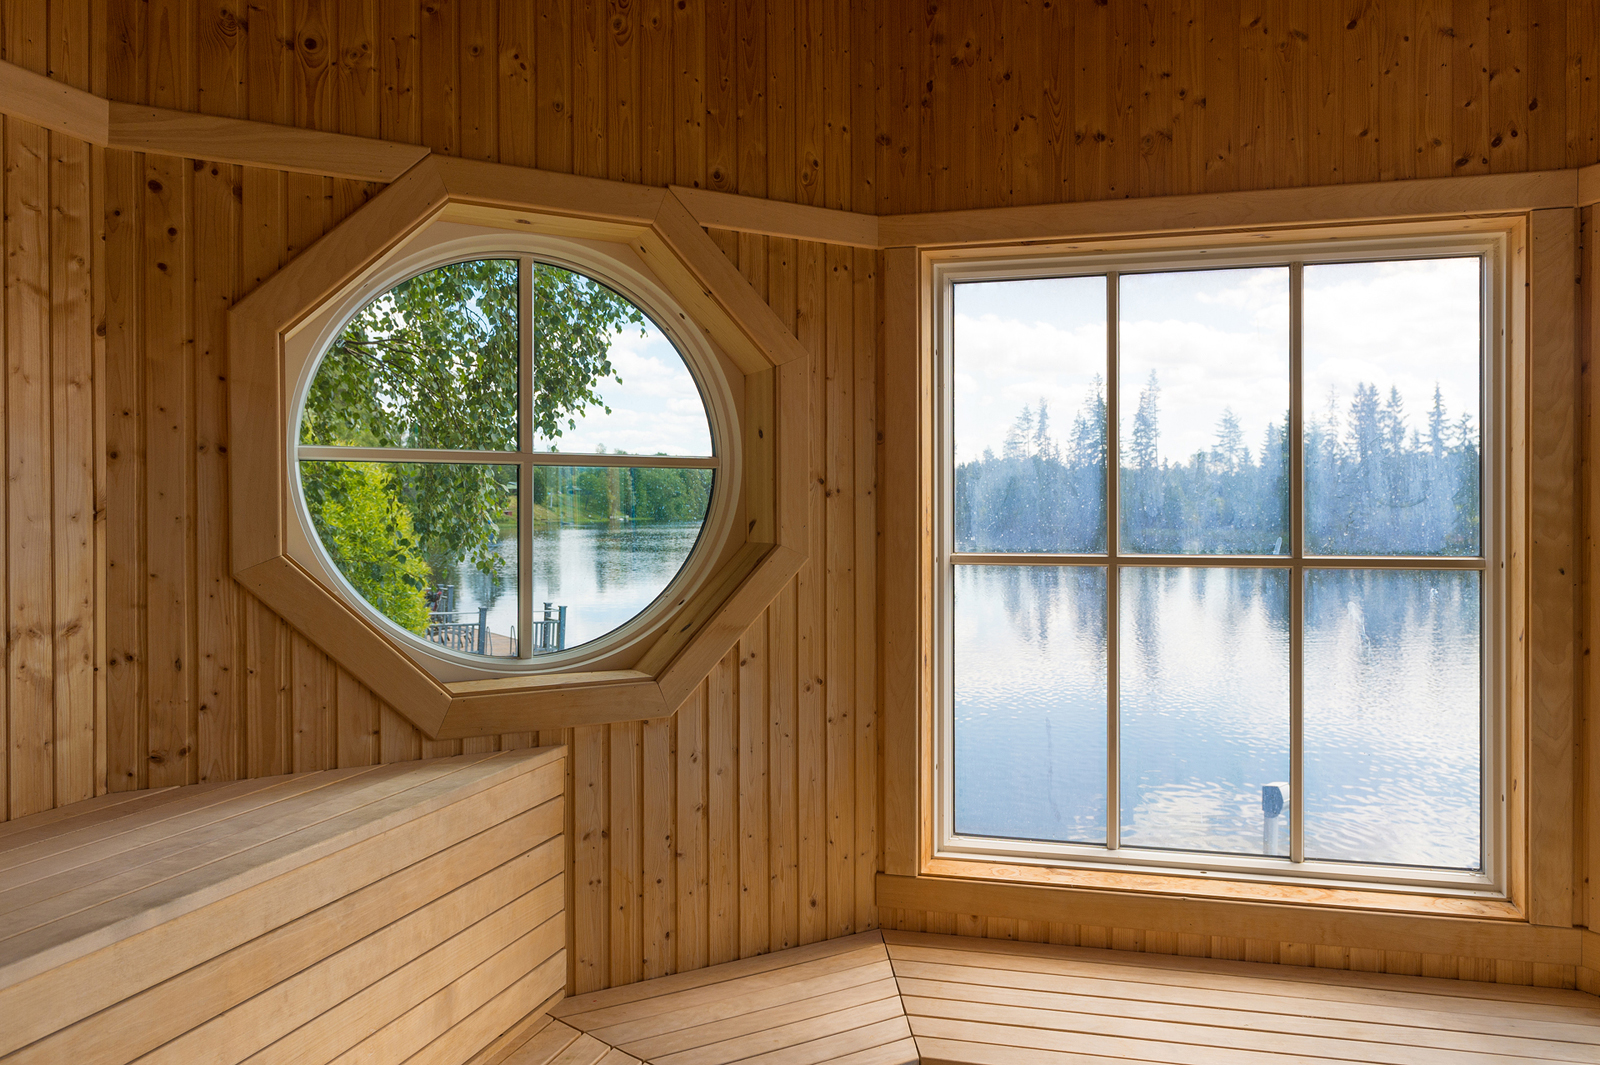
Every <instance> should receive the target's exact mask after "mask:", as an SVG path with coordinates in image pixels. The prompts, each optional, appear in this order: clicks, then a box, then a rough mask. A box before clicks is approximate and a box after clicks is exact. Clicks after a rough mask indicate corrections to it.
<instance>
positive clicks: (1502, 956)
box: [876, 859, 1585, 967]
mask: <svg viewBox="0 0 1600 1065" xmlns="http://www.w3.org/2000/svg"><path fill="white" fill-rule="evenodd" d="M876 888H877V892H876V901H877V905H878V908H879V911H880V913H881V914H882V917H881V920H882V922H883V926H884V927H886V928H907V929H912V930H919V929H922V928H923V927H924V925H927V927H929V928H931V927H932V922H933V921H934V918H935V917H938V916H940V915H942V918H941V924H942V928H943V930H945V931H954V930H956V928H957V927H963V926H962V925H961V924H959V923H958V924H957V925H951V924H950V919H952V918H967V919H969V921H970V919H971V918H979V919H980V923H979V930H977V931H967V932H965V933H964V934H969V935H984V934H988V935H1001V936H1006V935H1011V936H1015V935H1017V934H1018V932H1019V931H1020V930H1016V929H1013V930H1011V931H1010V932H1009V933H1008V932H1007V930H1005V929H1004V928H1001V929H1000V930H998V931H996V930H995V929H994V926H993V924H992V922H993V921H994V920H996V919H998V920H1002V921H1005V920H1010V921H1027V922H1034V923H1036V924H1042V923H1052V924H1054V923H1060V924H1064V925H1075V926H1077V927H1078V929H1079V930H1080V933H1079V934H1080V935H1088V933H1087V932H1086V931H1084V930H1087V929H1099V930H1101V931H1102V932H1104V933H1111V934H1112V938H1111V940H1110V941H1111V942H1113V943H1115V942H1116V941H1117V940H1116V938H1115V935H1114V934H1115V933H1117V932H1122V931H1131V932H1133V933H1135V934H1136V936H1142V935H1143V934H1147V933H1163V934H1166V933H1173V934H1176V935H1178V936H1179V937H1180V938H1179V939H1178V940H1177V941H1176V942H1177V943H1178V944H1179V946H1180V948H1181V947H1182V946H1183V945H1184V944H1185V943H1187V944H1189V945H1191V946H1193V945H1195V944H1196V943H1197V942H1204V943H1206V944H1209V947H1208V948H1207V949H1211V950H1216V949H1218V941H1219V940H1223V941H1226V940H1232V941H1234V945H1233V946H1231V947H1230V946H1227V945H1223V946H1222V948H1221V949H1223V951H1224V952H1225V954H1226V955H1227V956H1232V955H1231V954H1228V952H1230V951H1233V950H1239V949H1242V950H1246V951H1248V950H1249V949H1250V944H1251V943H1259V944H1264V945H1267V946H1269V947H1273V948H1277V947H1281V946H1283V945H1290V946H1297V947H1306V948H1316V949H1317V950H1323V949H1331V950H1335V951H1348V950H1365V951H1375V952H1379V953H1381V954H1385V955H1414V956H1417V957H1414V958H1413V959H1412V962H1410V963H1407V964H1412V963H1415V964H1420V960H1421V956H1427V955H1433V956H1437V957H1440V958H1444V959H1449V958H1474V959H1480V960H1481V959H1493V960H1496V961H1501V962H1528V963H1532V964H1543V965H1553V966H1560V965H1579V964H1582V961H1583V938H1584V934H1585V933H1584V930H1583V929H1581V928H1573V927H1553V926H1548V925H1538V924H1533V923H1531V922H1529V921H1528V919H1527V917H1526V916H1525V915H1524V914H1523V913H1522V911H1520V910H1519V909H1518V908H1517V907H1515V906H1514V905H1512V904H1511V903H1509V902H1507V901H1505V900H1504V899H1469V898H1460V897H1453V896H1439V895H1411V894H1401V893H1399V892H1392V891H1383V890H1366V889H1352V888H1323V887H1314V886H1309V885H1300V884H1291V885H1280V884H1261V883H1247V882H1240V881H1220V880H1215V881H1214V880H1200V879H1197V878H1194V877H1186V876H1165V875H1154V874H1147V873H1128V872H1110V871H1106V870H1079V869H1055V868H1052V869H1043V868H1033V867H1025V866H1016V865H1005V864H1000V863H992V862H983V861H953V860H950V859H935V860H934V861H932V862H929V863H928V864H927V866H926V868H925V869H924V871H923V873H922V874H920V875H917V876H898V875H895V874H892V873H879V874H878V877H877V881H876ZM982 919H987V920H988V921H989V922H990V924H989V925H988V928H987V930H984V928H983V923H982ZM1181 937H1193V938H1189V939H1185V938H1181ZM1131 949H1141V948H1131ZM1180 952H1182V951H1180ZM1318 956H1319V957H1320V956H1321V955H1318ZM1341 967H1342V966H1341Z"/></svg>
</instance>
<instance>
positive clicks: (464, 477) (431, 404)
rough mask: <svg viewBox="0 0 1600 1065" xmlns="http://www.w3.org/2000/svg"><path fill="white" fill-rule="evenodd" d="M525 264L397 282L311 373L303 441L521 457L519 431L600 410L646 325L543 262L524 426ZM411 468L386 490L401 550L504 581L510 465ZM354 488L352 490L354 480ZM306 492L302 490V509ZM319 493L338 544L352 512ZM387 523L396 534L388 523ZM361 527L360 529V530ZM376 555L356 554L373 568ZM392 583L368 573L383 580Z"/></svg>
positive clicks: (614, 297) (467, 266)
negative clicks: (605, 388) (631, 333)
mask: <svg viewBox="0 0 1600 1065" xmlns="http://www.w3.org/2000/svg"><path fill="white" fill-rule="evenodd" d="M518 270H519V263H518V262H517V260H515V259H482V260H475V261H470V262H461V263H452V264H449V265H446V266H441V267H438V268H436V269H433V270H429V271H427V272H426V273H423V274H419V275H418V276H416V277H413V278H410V279H409V280H406V281H402V282H401V283H400V284H398V285H396V286H395V287H394V288H392V289H390V290H389V291H388V292H386V293H384V294H383V295H382V296H379V297H378V298H377V299H374V300H373V301H371V302H370V303H368V304H367V305H366V306H365V307H363V308H361V310H360V311H358V312H357V313H356V314H355V315H354V316H353V317H352V318H351V319H350V322H349V323H348V324H347V325H346V326H345V328H344V329H343V330H342V331H341V332H340V333H339V335H338V337H337V338H336V339H335V340H334V342H333V344H332V345H331V346H330V347H329V349H328V351H327V353H326V354H325V355H324V356H323V359H322V362H321V363H320V364H319V366H318V367H317V372H316V377H315V378H314V379H313V380H312V383H311V388H310V390H309V392H308V393H307V396H306V402H305V409H304V413H303V415H302V417H301V423H300V442H301V443H302V444H311V445H323V446H346V447H391V448H424V449H429V450H475V451H515V450H516V449H517V448H518V446H519V443H520V441H521V439H522V434H523V433H532V434H533V437H534V438H536V439H538V440H540V441H541V442H549V443H550V445H551V446H552V448H553V447H554V445H555V442H556V441H558V440H559V439H560V437H561V435H562V433H563V431H564V430H566V429H570V428H573V427H574V426H575V425H576V424H577V419H578V418H580V417H581V416H582V415H583V414H584V413H585V412H586V411H588V410H589V409H591V408H593V407H597V406H599V407H604V403H603V401H602V399H601V395H600V386H601V384H602V382H604V381H605V380H607V379H608V378H609V379H613V380H615V381H617V383H619V384H620V383H621V378H620V376H618V375H617V373H616V370H615V368H614V367H613V366H612V364H611V359H610V350H611V344H612V342H613V341H614V340H615V339H616V337H617V336H618V335H619V334H620V332H621V330H622V329H623V328H625V327H627V326H629V325H643V324H644V322H645V317H644V314H643V312H641V311H640V310H639V309H638V308H637V307H635V306H634V305H633V304H631V303H629V302H628V301H627V300H626V299H624V298H623V297H622V296H620V295H618V294H617V293H615V292H613V291H612V290H611V289H609V288H606V287H605V286H604V285H601V284H599V283H598V282H596V281H594V280H592V279H590V278H588V277H585V276H583V275H582V274H579V273H576V272H574V271H571V270H566V269H562V268H561V267H556V266H549V265H546V264H542V263H540V264H535V265H534V267H533V271H532V277H531V279H530V280H531V282H532V288H533V293H534V299H533V307H532V308H531V309H530V310H531V314H530V315H529V316H528V318H529V320H530V322H531V326H532V329H533V342H534V344H533V346H534V358H533V367H532V377H533V380H532V382H531V385H532V388H533V403H532V408H533V412H532V424H531V425H528V426H519V424H518V417H519V414H518V406H519V404H518V395H519V390H520V388H521V387H523V382H521V381H520V376H521V374H520V367H519V337H520V330H521V329H522V328H524V322H523V320H522V316H521V314H520V308H519V295H518ZM606 409H607V410H608V412H609V408H606ZM407 470H408V473H407V475H406V476H404V477H403V478H400V479H398V480H391V481H388V482H385V486H386V487H385V491H386V492H388V493H389V498H390V503H391V505H392V506H393V507H398V508H400V509H401V510H403V511H404V512H405V515H406V516H407V519H408V524H407V525H406V526H405V528H406V533H405V535H404V537H403V540H404V542H402V540H396V541H395V543H396V544H397V545H398V546H397V547H396V550H397V551H401V552H405V551H420V552H422V554H423V556H424V557H426V559H427V561H428V562H429V563H431V565H432V568H433V571H434V572H433V574H432V576H433V578H434V579H440V578H441V577H443V576H444V575H445V574H447V573H449V572H450V571H451V570H452V569H453V567H454V566H455V564H456V563H458V562H460V561H462V560H468V561H471V562H472V564H473V565H475V566H476V567H477V568H478V569H479V570H480V571H482V572H483V573H485V574H486V575H488V576H491V577H494V576H497V575H498V574H499V571H500V568H501V565H502V560H501V558H500V556H499V554H498V552H497V551H496V550H495V545H496V544H497V542H498V540H499V524H500V522H501V521H502V519H503V518H504V517H505V512H506V509H507V506H508V502H507V501H508V499H510V500H512V501H513V504H514V498H515V495H514V493H515V490H516V480H515V477H516V475H515V471H514V469H513V468H512V467H508V466H492V465H481V464H477V465H475V464H467V463H462V464H443V463H419V464H414V465H411V466H408V467H407ZM341 483H343V482H341ZM350 485H351V486H352V487H357V482H354V481H352V482H350ZM330 487H331V483H330V484H320V483H319V485H318V486H317V487H316V489H315V490H316V491H318V492H322V493H325V492H326V491H328V490H329V489H330ZM367 489H368V490H371V486H370V485H368V486H367ZM312 491H313V487H312V486H311V485H309V484H308V486H307V497H308V503H310V502H311V498H310V497H311V494H312ZM319 498H321V500H322V503H321V508H322V509H321V510H320V511H319V510H317V508H316V506H315V505H314V506H313V514H314V517H315V516H316V515H317V514H319V513H320V517H315V520H317V521H319V523H320V524H319V525H318V531H319V533H322V534H323V539H324V542H325V543H326V542H328V540H329V537H330V536H331V537H333V538H334V539H335V540H337V539H339V537H340V536H341V535H344V533H343V532H341V530H340V529H339V528H338V527H337V523H338V522H340V521H345V520H357V516H356V515H355V513H354V512H352V511H349V510H348V509H340V508H339V507H338V506H334V507H332V509H329V504H331V503H332V502H333V500H332V499H331V497H327V496H321V497H319ZM702 512H703V511H702ZM361 520H363V521H371V520H376V518H375V517H373V516H371V515H367V516H365V517H362V518H361ZM384 521H385V522H387V524H388V526H389V527H390V529H391V533H392V534H395V535H399V534H398V533H397V532H395V530H397V529H398V528H399V523H398V519H397V518H395V517H394V515H390V516H389V517H388V518H385V519H384ZM324 526H326V527H327V530H328V531H327V532H324ZM366 529H367V527H366V526H363V527H362V531H360V532H359V535H360V536H366V535H367V531H366ZM351 535H357V533H356V532H352V533H351ZM341 542H343V541H341ZM352 542H353V541H352ZM363 542H365V541H363ZM423 544H425V545H426V550H424V549H423V548H422V546H421V545H423ZM332 550H333V549H332V548H331V547H330V552H331V551H332ZM369 555H370V552H369V553H368V554H364V555H363V556H362V557H363V558H367V559H368V563H370V561H371V559H370V557H369ZM352 557H354V556H352ZM410 557H411V556H409V555H407V556H405V558H404V559H400V558H399V557H398V556H397V559H396V560H395V561H393V563H392V564H393V565H394V566H397V567H399V571H403V573H404V574H406V575H408V576H400V577H394V578H393V579H394V580H398V581H400V582H401V583H402V584H404V583H407V582H408V581H410V580H412V579H413V576H414V575H413V574H412V571H411V569H410V568H408V567H409V566H410V562H409V558H410ZM347 576H348V574H347ZM391 576H392V575H389V574H385V575H383V576H382V577H381V579H380V578H378V577H374V578H373V579H374V580H378V581H379V583H380V584H381V583H383V582H384V581H389V580H390V579H391ZM417 580H419V581H420V578H417ZM424 583H425V582H422V583H419V584H418V587H421V586H422V584H424ZM363 594H365V593H363ZM397 620H398V619H397ZM408 627H409V626H408Z"/></svg>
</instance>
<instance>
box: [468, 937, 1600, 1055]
mask: <svg viewBox="0 0 1600 1065" xmlns="http://www.w3.org/2000/svg"><path fill="white" fill-rule="evenodd" d="M524 1040H525V1041H524V1042H523V1043H522V1045H521V1046H520V1047H517V1048H515V1049H512V1050H509V1051H503V1052H501V1053H499V1054H496V1055H494V1056H493V1057H492V1058H486V1059H485V1060H484V1061H483V1062H482V1065H730V1063H732V1062H739V1063H740V1065H820V1063H822V1062H829V1063H833V1065H912V1063H917V1062H920V1063H922V1065H1084V1063H1097V1065H1116V1063H1123V1062H1125V1063H1127V1065H1135V1063H1167V1065H1269V1063H1278V1062H1282V1063H1284V1065H1289V1063H1298V1062H1307V1061H1330V1060H1331V1061H1338V1062H1344V1061H1354V1062H1382V1063H1392V1065H1435V1063H1437V1065H1495V1063H1503V1065H1529V1063H1531V1062H1535V1061H1537V1062H1550V1063H1563V1062H1597V1061H1600V999H1596V998H1595V997H1594V996H1591V995H1585V994H1582V993H1580V992H1577V991H1567V990H1560V989H1549V988H1534V987H1518V986H1510V985H1503V984H1484V983H1474V982H1471V981H1465V980H1436V979H1426V978H1423V977H1408V976H1389V975H1384V974H1381V973H1363V972H1349V971H1344V970H1328V969H1313V968H1302V967H1298V966H1291V965H1262V964H1255V963H1251V962H1231V961H1217V960H1211V959H1203V958H1182V957H1173V956H1166V955H1159V954H1142V953H1130V952H1124V951H1115V950H1098V949H1089V948H1078V947H1065V946H1049V945H1045V944H1035V943H1015V942H1008V941H1005V940H986V939H967V938H961V937H957V936H947V935H924V934H920V933H907V932H884V933H882V934H879V933H877V932H868V933H863V934H861V935H857V936H852V937H849V938H845V939H836V940H833V941H831V942H827V943H816V944H812V945H810V946H806V947H796V948H793V949H791V950H784V951H779V952H777V953H774V954H768V955H765V956H762V957H758V958H750V959H746V960H744V961H737V962H730V963H728V964H726V965H719V966H714V967H712V968H710V969H701V970H698V971H696V972H691V973H685V974H682V975H679V976H668V977H662V978H660V979H656V980H649V981H645V982H643V983H638V984H631V985H629V986H627V987H619V988H612V989H610V990H607V991H596V992H594V993H592V994H588V995H580V996H577V997H575V998H569V999H566V1000H565V1001H563V1002H561V1003H560V1004H559V1005H558V1006H556V1007H555V1008H554V1009H553V1010H552V1011H551V1012H550V1015H549V1016H547V1017H544V1018H541V1019H540V1020H539V1021H538V1022H537V1023H535V1024H534V1025H533V1026H531V1029H530V1034H528V1035H525V1036H524Z"/></svg>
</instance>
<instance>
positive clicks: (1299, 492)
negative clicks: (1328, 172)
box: [934, 236, 1503, 891]
mask: <svg viewBox="0 0 1600 1065" xmlns="http://www.w3.org/2000/svg"><path fill="white" fill-rule="evenodd" d="M1502 261H1503V252H1502V251H1501V245H1500V244H1499V243H1498V242H1497V241H1496V240H1495V239H1494V238H1485V239H1476V238H1474V239H1473V240H1471V241H1463V240H1462V239H1461V238H1459V237H1452V238H1433V237H1422V236H1419V237H1417V238H1414V239H1409V240H1406V241H1403V242H1397V241H1388V242H1385V243H1381V244H1380V243H1370V242H1357V241H1351V242H1349V243H1340V244H1335V243H1332V242H1322V243H1319V244H1318V245H1316V246H1315V248H1310V247H1304V246H1298V245H1291V244H1284V245H1281V246H1278V247H1276V248H1269V249H1262V248H1252V249H1250V250H1249V251H1247V252H1234V251H1230V250H1229V249H1227V248H1214V249H1207V250H1206V251H1205V252H1203V253H1201V252H1194V251H1186V252H1140V253H1133V254H1128V255H1122V256H1117V257H1114V258H1113V257H1110V256H1104V255H1086V256H1082V257H1074V258H1060V257H1057V258H1052V259H1028V260H1018V259H1015V258H1012V259H1006V260H986V261H984V260H974V259H963V260H958V261H953V262H949V263H945V264H941V265H939V266H937V267H936V269H935V275H934V276H935V293H936V299H937V304H938V314H939V318H938V324H939V328H938V330H937V336H938V347H939V359H938V364H939V373H940V390H939V396H940V400H939V404H938V409H939V415H938V423H937V424H938V443H937V446H938V449H939V451H938V453H939V454H941V455H942V457H943V458H942V463H943V471H942V476H941V486H940V500H941V520H940V523H939V528H940V533H939V537H938V541H937V543H938V554H937V564H938V566H939V572H940V573H941V574H942V577H941V584H942V589H943V592H942V596H941V598H940V601H939V609H940V615H939V619H938V621H939V631H940V634H941V636H940V650H941V654H940V660H939V668H938V677H939V686H940V696H941V698H940V706H941V707H942V711H941V713H940V714H939V728H938V731H939V743H938V747H937V762H938V765H937V781H938V792H939V794H938V799H939V801H938V803H937V808H938V811H939V813H938V816H939V827H938V835H937V840H936V850H937V852H938V853H940V854H942V855H945V856H951V857H959V856H972V855H983V856H986V857H991V858H992V857H997V856H1000V857H1009V858H1014V859H1017V860H1020V861H1024V862H1028V861H1033V862H1042V863H1050V864H1079V863H1095V862H1116V863H1120V864H1124V865H1135V866H1144V867H1166V868H1172V869H1177V870H1190V871H1194V870H1203V871H1214V872H1218V873H1224V874H1236V875H1243V876H1259V877H1287V876H1300V877H1310V878H1313V879H1324V880H1334V881H1338V880H1358V881H1370V882H1374V883H1384V884H1390V885H1400V886H1408V885H1409V886H1414V887H1417V888H1418V889H1423V888H1426V889H1429V890H1435V889H1444V890H1452V889H1457V890H1462V891H1485V890H1491V891H1493V890H1498V888H1499V886H1500V884H1501V876H1500V873H1499V869H1498V863H1497V852H1498V851H1499V850H1500V849H1501V845H1500V843H1499V836H1498V834H1499V832H1500V829H1501V824H1502V822H1503V817H1502V816H1501V814H1500V810H1499V799H1498V791H1499V790H1500V789H1499V788H1498V787H1497V785H1496V782H1497V781H1498V780H1499V779H1500V777H1499V766H1498V762H1497V759H1498V752H1499V750H1500V749H1501V746H1502V745H1501V743H1500V741H1499V739H1498V737H1497V729H1498V728H1500V727H1501V726H1500V724H1499V722H1500V720H1501V712H1500V707H1499V702H1500V700H1499V698H1498V696H1497V695H1496V687H1495V684H1496V677H1497V675H1498V673H1499V668H1498V666H1497V664H1496V654H1497V653H1498V652H1497V649H1498V648H1499V647H1500V644H1501V639H1500V632H1499V627H1500V623H1499V622H1498V621H1497V620H1496V619H1497V618H1498V617H1499V614H1498V613H1497V610H1498V608H1497V603H1498V601H1499V581H1500V579H1501V577H1500V566H1499V563H1498V562H1497V561H1496V560H1497V558H1498V555H1497V552H1498V551H1499V549H1500V541H1501V540H1502V539H1503V536H1502V535H1501V533H1500V531H1499V529H1498V527H1497V525H1496V523H1495V521H1494V520H1492V517H1491V519H1490V520H1487V521H1486V520H1484V518H1483V515H1485V514H1488V515H1491V516H1492V515H1493V514H1494V513H1495V509H1494V506H1493V503H1494V501H1495V500H1496V499H1497V498H1498V497H1497V495H1496V492H1497V486H1496V476H1495V474H1496V471H1497V469H1498V467H1499V465H1500V463H1499V461H1498V459H1497V458H1496V451H1495V447H1496V444H1495V441H1496V439H1497V436H1496V433H1497V424H1498V421H1499V417H1498V415H1497V414H1496V413H1495V412H1496V410H1497V409H1498V408H1497V404H1498V403H1499V402H1500V399H1499V396H1498V392H1499V389H1498V388H1497V386H1496V381H1497V374H1498V373H1499V364H1500V362H1501V361H1502V360H1501V357H1500V354H1499V352H1498V346H1497V343H1496V340H1495V338H1496V337H1497V336H1498V335H1499V334H1498V327H1497V325H1496V317H1497V315H1498V314H1499V311H1498V309H1497V306H1496V302H1497V301H1496V298H1495V294H1496V293H1497V291H1498V289H1497V287H1496V286H1497V284H1498V283H1499V282H1498V281H1497V278H1499V276H1500V272H1501V270H1502V269H1503V267H1502Z"/></svg>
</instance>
